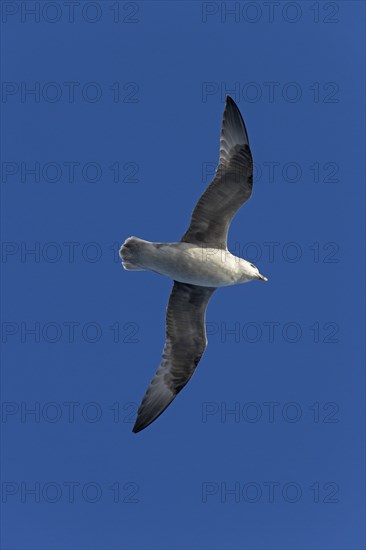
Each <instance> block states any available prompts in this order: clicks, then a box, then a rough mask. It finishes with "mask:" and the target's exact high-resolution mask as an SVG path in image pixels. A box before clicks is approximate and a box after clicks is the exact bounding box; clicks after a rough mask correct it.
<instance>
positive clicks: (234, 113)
mask: <svg viewBox="0 0 366 550" xmlns="http://www.w3.org/2000/svg"><path fill="white" fill-rule="evenodd" d="M252 186H253V160H252V155H251V152H250V147H249V140H248V134H247V131H246V129H245V125H244V121H243V118H242V116H241V114H240V111H239V109H238V107H237V105H236V104H235V102H234V101H233V100H232V99H231V97H229V96H228V97H227V98H226V106H225V110H224V114H223V120H222V128H221V138H220V161H219V165H218V167H217V170H216V175H215V177H214V179H213V180H212V182H211V183H210V185H209V187H208V188H207V189H206V191H205V192H204V193H203V195H202V196H201V198H200V199H199V201H198V203H197V204H196V207H195V209H194V210H193V214H192V218H191V223H190V226H189V228H188V230H187V231H186V233H185V234H184V236H183V237H182V239H181V240H182V241H183V242H188V243H193V244H199V245H200V244H202V245H212V246H214V247H215V248H226V244H227V234H228V230H229V226H230V223H231V220H232V218H233V217H234V215H235V213H236V212H237V211H238V210H239V208H240V207H241V206H242V205H243V204H244V202H245V201H247V200H248V199H249V198H250V196H251V194H252Z"/></svg>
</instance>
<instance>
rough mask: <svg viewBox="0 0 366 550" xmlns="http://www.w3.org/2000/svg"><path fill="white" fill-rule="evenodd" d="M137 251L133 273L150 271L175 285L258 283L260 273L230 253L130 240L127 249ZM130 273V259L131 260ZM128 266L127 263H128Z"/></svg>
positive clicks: (191, 246) (192, 245) (199, 247)
mask: <svg viewBox="0 0 366 550" xmlns="http://www.w3.org/2000/svg"><path fill="white" fill-rule="evenodd" d="M129 245H130V246H131V247H132V248H133V269H141V270H145V269H146V270H149V271H155V272H156V273H160V274H161V275H166V276H167V277H170V278H171V279H173V280H174V281H178V282H180V283H188V284H191V285H199V286H206V287H215V288H219V287H223V286H230V285H237V284H241V283H247V282H249V281H252V280H253V279H258V278H259V277H258V269H257V268H256V267H255V266H253V265H252V264H251V263H250V262H247V261H246V260H244V259H243V258H239V257H237V256H234V255H233V254H231V252H229V251H228V250H227V249H221V248H210V247H207V246H197V245H195V244H191V243H183V242H176V243H152V242H149V241H144V240H142V239H138V238H137V237H130V238H129V239H127V240H126V241H125V243H124V245H123V246H127V249H128V246H129ZM126 263H127V269H128V256H127V261H126ZM124 264H125V262H124Z"/></svg>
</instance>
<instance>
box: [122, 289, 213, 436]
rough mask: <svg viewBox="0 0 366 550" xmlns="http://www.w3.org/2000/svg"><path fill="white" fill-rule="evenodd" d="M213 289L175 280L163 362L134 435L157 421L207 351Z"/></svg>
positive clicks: (148, 391)
mask: <svg viewBox="0 0 366 550" xmlns="http://www.w3.org/2000/svg"><path fill="white" fill-rule="evenodd" d="M215 290H216V289H215V288H210V287H201V286H195V285H189V284H185V283H178V282H177V281H174V286H173V290H172V292H171V295H170V298H169V304H168V307H167V313H166V341H165V347H164V351H163V359H162V362H161V364H160V367H159V368H158V370H157V371H156V374H155V376H154V378H153V379H152V381H151V384H150V386H149V387H148V389H147V392H146V394H145V397H144V398H143V400H142V403H141V405H140V408H139V410H138V413H137V420H136V423H135V425H134V427H133V430H132V431H133V432H135V433H137V432H139V431H141V430H143V429H144V428H146V426H148V425H149V424H151V422H153V421H154V420H156V418H158V416H160V415H161V413H162V412H164V411H165V409H166V408H167V407H168V405H170V403H171V402H172V401H173V399H174V398H175V397H176V395H177V394H178V393H179V392H180V390H181V389H182V388H183V387H184V386H185V385H186V384H187V382H188V381H189V379H190V378H191V376H192V374H193V373H194V371H195V368H196V366H197V365H198V363H199V360H200V359H201V357H202V355H203V353H204V351H205V349H206V345H207V340H206V327H205V316H206V307H207V304H208V301H209V299H210V297H211V296H212V294H213V292H214V291H215Z"/></svg>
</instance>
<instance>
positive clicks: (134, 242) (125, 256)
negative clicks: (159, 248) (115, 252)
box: [119, 237, 146, 271]
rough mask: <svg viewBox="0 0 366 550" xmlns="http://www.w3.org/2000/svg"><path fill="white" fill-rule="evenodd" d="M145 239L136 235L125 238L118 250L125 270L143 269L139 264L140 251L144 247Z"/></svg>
mask: <svg viewBox="0 0 366 550" xmlns="http://www.w3.org/2000/svg"><path fill="white" fill-rule="evenodd" d="M145 244H146V241H143V240H142V239H139V238H138V237H129V238H128V239H126V240H125V242H124V243H123V245H122V246H121V248H120V250H119V255H120V257H121V259H122V265H123V267H124V268H125V269H127V270H133V271H144V270H145V268H144V267H142V265H141V264H139V261H141V251H142V249H143V248H144V246H145Z"/></svg>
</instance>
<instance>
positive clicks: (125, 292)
mask: <svg viewBox="0 0 366 550" xmlns="http://www.w3.org/2000/svg"><path fill="white" fill-rule="evenodd" d="M288 4H289V3H281V4H280V5H279V6H275V7H274V10H275V11H274V12H273V13H272V12H271V13H270V12H269V7H268V5H266V3H265V2H257V3H256V4H253V3H249V4H248V3H247V2H244V3H237V5H238V6H239V8H237V9H238V10H239V11H237V12H236V14H231V15H230V13H227V10H229V8H230V7H232V6H233V5H234V3H232V2H226V3H225V2H206V3H203V4H202V3H201V2H170V3H168V2H146V1H141V2H137V3H135V2H129V3H123V2H120V4H119V6H120V12H119V14H117V12H116V11H115V10H116V6H117V3H116V2H114V3H112V2H109V1H106V2H100V3H94V4H93V5H90V3H88V2H86V3H83V4H82V5H83V9H84V11H82V9H81V7H80V6H79V7H75V14H74V16H75V20H74V22H73V23H72V22H70V21H69V14H68V12H67V8H66V7H65V6H64V5H63V3H61V2H60V3H49V2H41V3H40V4H39V5H40V6H41V7H40V10H41V11H40V13H39V21H35V19H34V18H35V17H37V14H36V16H34V15H33V16H32V15H31V14H27V13H26V11H24V10H25V7H26V8H31V7H32V6H33V5H34V2H16V3H11V2H2V9H3V24H2V65H3V69H2V78H3V82H4V85H3V96H2V101H3V103H2V113H3V119H2V135H3V137H5V138H6V139H5V142H4V143H3V147H2V161H3V165H2V167H3V178H2V184H1V185H2V198H3V207H2V208H3V210H2V240H3V250H2V271H3V282H4V280H5V282H4V284H3V294H2V317H3V326H2V327H3V332H2V341H3V345H2V347H3V371H2V377H3V378H2V381H3V384H2V388H3V389H2V392H3V394H2V399H3V401H4V403H3V410H2V439H3V443H4V445H3V451H2V452H3V457H2V458H3V461H2V462H3V464H2V500H3V503H2V521H3V529H2V548H4V550H56V549H57V550H66V549H67V550H96V549H100V550H115V549H121V550H122V549H129V550H138V549H140V550H141V549H144V550H167V549H169V550H171V549H176V550H178V549H180V550H182V549H189V550H198V549H206V550H207V549H215V550H216V549H220V550H221V549H235V550H238V549H242V550H295V549H296V550H308V549H309V550H326V549H327V550H344V549H346V548H347V550H351V549H352V550H361V549H364V548H365V541H364V513H365V510H364V466H363V464H364V454H363V452H364V406H363V405H364V369H363V338H364V330H365V327H364V321H363V319H364V316H363V313H364V290H363V286H362V280H363V276H364V250H363V242H364V185H365V179H364V151H365V138H364V103H363V102H364V92H365V89H364V62H365V60H364V53H363V51H364V50H363V32H364V11H365V9H364V3H363V2H330V3H324V2H320V3H317V2H315V3H312V2H296V3H292V5H290V6H289V5H288ZM55 5H56V6H58V9H56V7H55ZM88 5H89V6H88ZM45 6H46V7H45ZM85 6H86V7H85ZM95 6H97V7H95ZM113 6H114V7H113ZM111 7H113V9H111ZM22 10H23V11H22ZM113 10H114V11H113ZM225 10H226V11H225ZM114 17H116V18H119V20H117V22H115V21H114ZM22 18H23V20H22ZM93 19H95V22H92V21H91V20H93ZM52 20H53V21H54V22H52ZM71 82H73V83H74V84H73V85H71V84H70V83H71ZM37 83H38V84H37ZM65 83H69V84H65ZM90 83H94V84H90ZM116 83H119V84H118V85H117V84H116ZM270 83H272V84H270ZM37 86H39V88H38V89H37ZM72 86H74V93H75V95H74V99H70V97H71V96H69V95H68V94H69V90H70V89H71V87H72ZM30 88H34V89H35V90H36V95H34V94H33V95H32V94H27V93H26V92H27V90H29V89H30ZM118 88H119V89H118ZM271 90H272V91H273V95H270V91H271ZM227 92H229V93H230V95H232V97H233V98H234V99H235V100H236V101H237V103H238V105H239V107H240V109H241V112H242V114H243V117H244V119H245V122H246V125H247V128H248V132H249V137H250V141H251V147H252V151H253V156H254V160H255V163H256V165H257V170H256V176H257V177H256V178H255V190H254V194H253V197H252V199H251V201H250V202H249V203H248V204H247V205H245V207H244V208H243V209H242V210H241V211H240V213H239V214H238V215H237V217H236V218H235V220H234V222H233V224H232V226H231V230H230V236H229V245H230V247H231V248H232V249H235V250H236V251H237V252H240V253H241V254H243V255H245V256H246V257H249V258H250V259H251V260H252V261H254V263H256V264H257V265H258V266H259V268H260V270H261V272H262V273H263V274H264V275H266V276H268V277H269V283H267V284H264V283H260V282H258V283H253V284H251V285H245V286H241V287H236V288H229V289H223V290H221V291H219V292H217V293H215V295H214V297H213V299H212V301H211V302H210V304H209V307H208V313H207V322H208V324H209V346H208V349H207V351H206V354H205V355H204V357H203V359H202V361H201V363H200V365H199V368H198V369H197V371H196V373H195V375H194V377H193V379H192V380H191V382H190V383H189V385H188V386H187V387H186V388H185V389H184V391H183V392H182V393H181V394H180V395H179V396H178V398H177V399H176V401H175V402H174V403H173V405H172V406H171V407H170V408H169V409H168V410H167V411H166V412H165V413H164V415H163V416H162V417H161V418H159V420H158V421H157V422H156V423H154V424H153V425H152V426H150V427H149V428H148V429H147V430H145V431H144V432H142V433H140V434H138V435H134V434H132V432H131V429H132V426H133V420H134V416H135V414H136V406H137V404H138V403H139V401H140V399H141V397H142V395H143V394H144V392H145V389H146V387H147V384H148V383H149V381H150V379H151V377H152V375H153V373H154V372H155V369H156V368H157V366H158V364H159V362H160V356H161V351H162V348H163V343H164V335H165V307H166V303H167V300H168V295H169V292H170V288H171V282H170V281H169V280H167V279H164V278H162V277H159V276H158V275H155V274H150V273H143V272H141V273H139V272H135V273H134V272H126V271H123V270H122V268H121V266H120V264H119V262H118V259H117V258H116V256H115V252H116V249H117V247H118V246H119V245H120V244H121V243H122V242H123V241H124V239H125V238H127V237H128V236H130V235H137V236H139V237H142V238H145V239H148V240H152V241H175V240H179V238H180V237H181V235H182V234H183V233H184V231H185V229H186V227H187V224H188V221H189V217H190V213H191V210H192V208H193V206H194V204H195V202H196V200H197V199H198V197H199V196H200V194H201V192H202V191H203V190H204V188H205V186H206V184H207V177H206V170H207V169H208V170H212V164H213V163H216V161H217V158H218V148H219V131H220V124H221V116H222V110H223V106H224V100H225V95H226V93H227ZM37 94H38V95H37ZM95 94H99V96H100V97H99V96H98V95H97V96H96V95H95ZM94 98H95V99H96V101H93V99H94ZM70 162H75V163H78V164H75V165H74V168H75V172H74V176H73V177H71V176H70V174H69V172H68V170H69V169H70V164H65V163H70ZM35 163H39V164H38V167H37V168H36V170H39V177H38V175H36V176H34V175H32V174H30V173H29V172H26V171H25V169H26V168H31V167H32V166H33V167H34V165H35ZM48 163H52V164H50V165H49V164H48ZM88 163H92V164H88ZM111 166H113V168H112V169H111V168H110V167H111ZM117 167H119V173H117V171H118V170H117ZM271 167H272V170H273V173H272V172H270V169H271ZM36 178H38V180H39V181H35V179H36ZM114 178H116V179H117V181H114ZM93 179H94V180H95V181H92V180H93ZM52 180H54V181H52ZM70 180H71V181H70ZM67 243H69V244H67ZM70 243H74V244H70ZM90 243H92V244H90ZM29 249H34V250H35V254H33V255H32V254H28V253H27V250H29ZM71 250H73V251H74V252H73V253H74V255H71ZM271 251H272V252H271ZM270 252H271V253H270ZM94 259H95V261H93V260H94ZM37 323H38V324H37ZM72 327H73V329H72ZM32 328H33V329H35V330H36V334H33V335H32V334H31V333H29V332H27V331H28V330H29V329H32ZM230 331H231V332H230ZM37 340H39V341H37ZM30 409H34V410H35V411H36V412H35V413H34V414H31V413H29V412H28V413H27V411H29V410H30ZM71 409H73V410H74V416H72V415H71V412H70V411H71ZM233 409H234V410H235V411H236V412H235V414H230V412H229V411H230V410H233ZM271 411H272V412H271ZM71 485H73V486H74V496H73V497H72V495H71V489H70V487H71ZM31 489H33V490H34V491H35V493H33V494H31V493H29V492H27V491H29V490H31ZM230 491H231V492H230ZM233 491H234V492H233Z"/></svg>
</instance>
